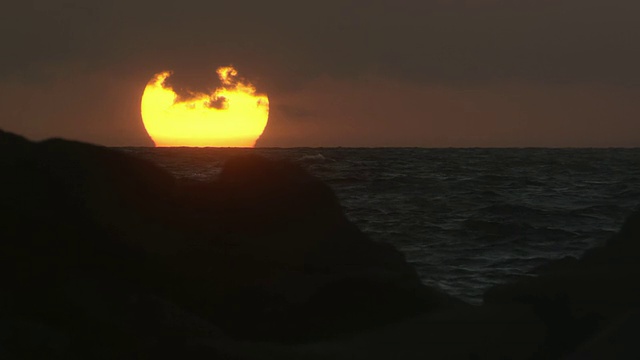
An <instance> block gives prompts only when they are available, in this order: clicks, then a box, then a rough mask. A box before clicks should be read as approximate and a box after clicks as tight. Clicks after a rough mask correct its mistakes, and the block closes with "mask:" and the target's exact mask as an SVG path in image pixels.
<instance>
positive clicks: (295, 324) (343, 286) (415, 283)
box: [0, 133, 462, 358]
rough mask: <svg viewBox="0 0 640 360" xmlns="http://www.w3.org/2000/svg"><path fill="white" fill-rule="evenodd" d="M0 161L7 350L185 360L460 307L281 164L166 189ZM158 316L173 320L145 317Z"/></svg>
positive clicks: (0, 150)
mask: <svg viewBox="0 0 640 360" xmlns="http://www.w3.org/2000/svg"><path fill="white" fill-rule="evenodd" d="M0 154H2V155H1V158H0V159H1V164H0V167H1V168H2V169H3V175H2V180H1V181H2V183H1V186H2V191H1V195H0V200H1V204H2V210H1V214H0V215H1V217H0V239H1V240H0V251H1V253H2V254H3V261H2V271H1V274H0V280H2V282H3V284H4V286H5V291H6V293H7V294H10V296H7V297H3V299H2V304H1V305H2V309H1V311H2V315H3V316H4V317H5V318H6V319H9V320H7V321H6V322H5V329H2V331H0V334H4V335H2V336H4V340H3V338H2V337H0V341H2V342H3V343H5V342H6V343H10V344H13V345H11V346H9V347H7V348H8V349H9V350H7V351H13V350H15V351H18V352H20V351H31V350H29V349H41V350H42V349H44V350H42V351H44V352H45V353H48V354H49V355H51V354H54V353H55V351H54V350H55V349H54V348H56V347H57V348H59V350H60V353H61V354H63V355H61V356H62V357H63V358H64V357H69V356H70V354H71V353H73V354H72V355H74V356H77V357H82V358H92V357H93V356H92V354H93V355H95V354H97V353H100V354H101V356H103V357H105V356H106V357H118V356H120V355H122V354H123V353H129V352H130V351H132V350H134V351H137V352H138V353H140V354H147V355H148V354H152V353H154V352H157V351H160V352H163V353H166V352H167V351H169V350H170V349H167V347H168V346H173V347H176V348H179V349H180V351H183V352H184V351H196V352H197V351H200V350H198V349H196V350H194V349H192V348H190V347H189V346H187V345H186V344H187V343H188V342H189V341H191V342H193V338H194V337H203V336H205V337H206V336H209V335H206V334H208V331H210V330H207V329H209V328H211V329H219V334H222V335H219V336H231V337H234V338H238V339H258V340H277V341H285V342H286V341H289V342H290V341H301V340H310V339H318V338H326V337H331V336H337V335H339V334H342V333H348V332H352V331H356V330H361V329H365V328H368V327H371V326H375V325H381V324H385V323H389V322H393V321H398V320H399V319H402V318H405V317H407V316H411V315H415V314H417V313H420V312H425V311H426V312H428V311H432V310H434V309H439V308H442V307H447V306H451V305H454V304H455V305H460V306H462V305H461V304H462V303H461V302H458V301H455V300H453V299H452V298H450V297H448V296H446V295H444V294H442V293H440V292H439V291H437V290H436V289H432V288H428V287H425V286H423V285H422V284H421V283H420V281H419V279H418V277H417V275H416V272H415V271H414V269H413V268H412V267H411V266H409V265H408V264H407V263H406V262H405V260H404V257H403V256H402V254H400V253H399V252H398V251H397V250H395V249H394V248H393V247H392V246H390V245H386V244H380V243H376V242H373V241H371V240H370V239H369V238H367V237H366V236H365V235H364V234H363V233H362V232H361V231H360V230H359V229H358V228H357V227H356V226H354V225H353V224H352V223H351V222H350V221H348V220H347V219H346V218H345V216H344V214H343V212H342V210H341V208H340V204H339V203H338V201H337V199H336V197H335V195H334V194H333V192H332V191H331V189H330V188H329V187H327V186H326V185H325V184H323V183H322V182H320V181H319V180H317V179H315V178H314V177H312V176H311V175H309V174H308V173H306V172H305V171H304V170H302V169H301V168H299V167H298V166H296V165H293V164H291V163H288V162H281V161H274V160H268V159H265V158H261V157H257V156H245V157H238V158H234V159H231V160H229V162H228V163H227V164H226V165H225V167H224V170H223V172H222V174H221V175H220V177H219V179H217V180H212V181H210V182H206V183H205V182H203V183H189V184H180V183H177V182H176V181H175V179H174V178H173V177H172V176H171V175H170V174H168V173H166V172H165V171H163V170H162V169H160V168H158V167H157V166H155V165H154V164H152V163H149V162H147V161H144V160H141V159H137V158H133V157H130V156H128V155H125V154H124V153H121V152H119V151H116V150H111V149H107V148H103V147H98V146H93V145H88V144H83V143H78V142H70V141H64V140H57V139H54V140H48V141H44V142H40V143H32V142H29V141H27V140H25V139H23V138H20V137H18V136H15V135H12V134H8V133H0ZM140 299H145V300H140ZM141 304H144V305H141ZM166 304H169V305H166ZM167 306H169V307H171V308H176V309H179V311H177V312H176V311H173V312H172V313H173V314H176V313H179V314H182V315H180V316H175V315H170V316H169V315H166V314H167V312H166V311H165V310H162V311H156V312H155V313H154V312H153V311H151V310H149V309H154V308H159V309H166V308H167ZM164 317H173V318H180V319H186V318H188V319H198V321H191V320H189V321H187V323H189V324H194V323H198V324H200V325H189V326H183V325H180V326H178V325H176V324H175V323H173V322H172V321H169V320H167V319H166V318H164ZM7 324H10V325H7ZM202 324H206V326H204V325H202ZM203 326H204V328H205V330H203ZM16 329H26V330H24V331H23V332H20V331H18V330H16ZM38 329H39V330H38ZM216 331H217V330H216ZM36 333H37V334H40V335H34V334H36ZM25 334H26V335H25ZM167 338H172V339H182V340H172V341H169V342H167V341H163V340H162V339H167ZM38 339H39V340H38ZM105 339H108V341H106V342H105ZM34 341H35V342H36V343H37V344H35V343H33V342H34ZM51 344H54V345H51ZM52 346H53V348H52ZM12 347H13V348H17V350H16V349H13V350H11V348H12ZM20 349H21V350H20ZM65 349H66V350H65ZM69 349H72V351H71V350H69ZM45 350H47V351H45ZM63 350H64V351H63ZM174 350H175V349H174ZM36 351H37V350H36ZM69 351H71V353H70V352H69ZM172 351H173V350H172ZM207 351H210V349H209V350H207ZM207 351H205V353H206V352H207ZM36 355H37V354H36ZM218 355H219V354H218ZM51 357H55V356H53V355H51Z"/></svg>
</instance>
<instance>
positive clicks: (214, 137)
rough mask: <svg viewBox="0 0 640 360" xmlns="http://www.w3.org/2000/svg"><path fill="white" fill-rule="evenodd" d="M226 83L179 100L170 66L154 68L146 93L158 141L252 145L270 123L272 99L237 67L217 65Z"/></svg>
mask: <svg viewBox="0 0 640 360" xmlns="http://www.w3.org/2000/svg"><path fill="white" fill-rule="evenodd" d="M217 73H218V77H219V78H220V80H221V81H222V87H220V88H218V89H216V90H214V91H213V92H212V93H211V94H204V93H192V94H191V95H192V96H191V98H189V99H186V100H181V99H179V98H178V95H177V94H176V93H175V92H174V91H173V89H172V88H171V87H169V86H167V85H166V84H165V80H166V79H167V78H169V76H171V72H170V71H164V72H161V73H158V74H156V75H155V76H154V77H153V79H151V81H149V83H148V84H147V87H146V88H145V89H144V94H143V95H142V102H141V105H140V110H141V114H142V121H143V122H144V127H145V128H146V129H147V132H148V133H149V136H151V138H152V139H153V141H154V142H155V143H156V146H215V147H253V146H254V144H255V142H256V140H257V139H258V137H259V136H260V135H261V134H262V132H263V131H264V128H265V126H267V120H268V118H269V99H268V98H267V96H266V95H262V94H257V93H256V89H255V88H254V87H253V85H251V84H249V83H244V82H242V81H238V80H236V77H237V75H238V72H237V71H236V70H235V69H234V68H233V67H230V66H228V67H220V68H218V70H217Z"/></svg>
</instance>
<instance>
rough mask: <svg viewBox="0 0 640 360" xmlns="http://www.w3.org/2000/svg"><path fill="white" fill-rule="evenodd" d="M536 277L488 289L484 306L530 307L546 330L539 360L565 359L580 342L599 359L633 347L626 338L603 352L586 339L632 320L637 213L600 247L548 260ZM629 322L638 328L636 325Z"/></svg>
mask: <svg viewBox="0 0 640 360" xmlns="http://www.w3.org/2000/svg"><path fill="white" fill-rule="evenodd" d="M538 274H539V276H537V277H534V278H526V279H522V280H520V281H518V282H515V283H512V284H506V285H501V286H497V287H495V288H493V289H491V290H489V291H488V292H487V293H486V294H485V304H486V306H500V307H504V306H509V305H511V304H520V305H524V306H527V307H529V308H531V309H532V311H533V312H534V314H535V315H536V316H537V317H538V318H539V319H540V320H541V321H542V322H543V323H544V326H545V328H546V331H545V332H544V343H543V344H544V346H543V348H541V349H540V351H539V354H538V355H539V356H538V357H539V358H557V357H560V356H564V355H568V354H570V353H572V352H574V351H575V350H576V349H577V348H580V346H582V345H580V344H582V343H584V342H591V341H597V342H599V344H600V345H599V346H600V349H599V351H600V354H601V355H603V354H605V353H606V351H609V355H610V356H614V354H618V355H617V356H618V357H617V358H619V356H622V355H623V354H625V353H626V351H632V350H633V348H635V344H633V343H632V342H629V340H627V343H618V344H617V345H615V347H614V345H613V344H614V343H613V340H612V339H609V340H610V341H612V342H611V343H610V344H609V345H610V347H609V348H608V349H606V350H605V349H603V348H602V347H603V341H602V339H600V340H589V339H598V338H599V337H601V336H603V335H602V333H616V331H618V330H619V329H620V326H622V325H621V324H625V326H627V327H629V323H630V321H631V320H629V319H637V316H636V315H635V313H636V312H637V311H638V309H639V308H640V283H638V281H637V279H638V277H639V276H640V211H636V212H635V213H634V214H632V215H631V216H630V217H629V218H628V219H627V221H626V222H625V224H624V226H623V227H622V229H621V230H620V232H619V233H618V234H616V235H615V236H614V237H613V238H612V239H610V240H609V241H608V243H607V244H606V246H603V247H597V248H593V249H590V250H589V251H587V252H586V253H585V254H584V255H583V257H582V258H580V259H575V258H565V259H562V260H559V261H555V262H552V263H550V264H548V265H546V266H544V267H543V268H541V269H539V271H538ZM630 314H631V315H630ZM634 324H635V326H638V325H640V323H638V322H637V321H636V322H635V323H634ZM627 335H628V334H627ZM618 338H619V339H620V338H623V335H619V336H618ZM635 353H636V354H637V353H638V352H635ZM583 355H584V354H583ZM614 357H615V356H614Z"/></svg>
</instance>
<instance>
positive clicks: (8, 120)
mask: <svg viewBox="0 0 640 360" xmlns="http://www.w3.org/2000/svg"><path fill="white" fill-rule="evenodd" d="M639 14H640V1H637V0H535V1H534V0H411V1H409V0H368V1H364V0H363V1H355V0H340V1H334V0H324V1H300V0H297V1H256V0H245V1H243V0H234V1H224V2H223V1H215V0H208V1H200V0H198V1H193V0H181V1H166V0H155V1H135V0H110V1H106V0H83V1H60V0H40V1H24V2H18V1H14V2H11V4H10V5H3V8H2V12H1V15H0V44H2V45H1V46H2V56H1V57H0V91H1V93H0V94H1V95H2V96H1V97H0V99H1V100H0V108H1V109H2V113H1V115H0V128H3V129H5V130H8V131H13V132H17V133H20V134H23V135H25V136H27V137H30V138H33V139H42V138H48V137H53V136H57V137H65V138H71V139H79V140H83V141H90V142H95V143H100V144H105V145H115V146H120V145H151V141H150V139H149V137H148V135H147V134H146V132H145V130H144V127H143V125H142V120H141V118H140V114H139V103H140V97H141V95H142V91H143V89H144V87H145V85H146V83H147V81H148V80H149V79H150V78H151V76H152V75H153V74H154V73H157V72H159V71H162V70H167V69H172V70H174V71H175V75H174V77H173V78H172V79H173V81H174V85H175V86H176V87H178V88H183V87H184V88H187V87H189V88H192V89H196V90H198V89H206V88H207V87H210V86H211V79H212V78H215V77H214V76H215V73H214V71H215V69H216V68H217V67H218V66H222V65H228V64H232V65H234V66H235V67H236V68H237V69H238V70H239V72H240V73H241V75H242V76H243V77H245V78H247V79H249V80H250V81H251V82H252V83H253V84H254V85H255V86H256V87H257V88H258V90H259V91H261V92H266V93H267V94H268V96H269V98H270V102H271V115H270V119H269V124H268V125H267V129H266V131H265V133H264V134H263V136H262V138H261V139H260V140H259V145H262V146H427V147H431V146H640V117H639V115H640V101H638V100H640V98H639V96H640V21H639V20H638V19H639V16H640V15H639Z"/></svg>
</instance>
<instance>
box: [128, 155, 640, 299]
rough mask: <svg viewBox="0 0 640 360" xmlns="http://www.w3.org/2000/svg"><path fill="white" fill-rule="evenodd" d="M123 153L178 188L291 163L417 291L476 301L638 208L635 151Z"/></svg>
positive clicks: (609, 230) (603, 235) (603, 233)
mask: <svg viewBox="0 0 640 360" xmlns="http://www.w3.org/2000/svg"><path fill="white" fill-rule="evenodd" d="M121 150H123V151H125V152H128V153H132V154H135V155H137V156H140V157H143V158H146V159H150V160H153V161H154V162H156V163H158V164H159V165H160V166H162V167H164V168H166V169H167V170H168V171H170V172H171V173H173V174H174V175H175V176H176V177H178V178H180V179H198V180H207V179H213V178H215V177H216V175H217V174H218V173H219V171H220V169H221V167H222V165H223V163H224V161H225V159H227V158H228V157H229V156H232V155H234V154H242V153H250V152H254V153H258V154H262V155H265V156H268V157H273V158H286V159H290V160H293V161H295V162H298V163H300V164H301V165H302V166H304V167H305V168H307V169H308V170H309V171H310V172H311V173H313V174H315V175H316V176H317V177H319V178H320V179H322V180H323V181H325V182H326V183H328V184H329V185H330V186H331V187H332V188H333V189H334V190H335V192H336V193H337V195H338V197H339V198H340V201H341V203H342V205H343V207H344V209H345V212H346V214H347V216H348V217H349V218H350V219H351V220H353V221H354V222H355V223H356V224H357V225H358V226H359V227H360V228H361V229H363V230H364V231H365V232H366V233H368V234H369V235H370V236H371V237H372V238H373V239H374V240H378V241H385V242H389V243H392V244H394V245H395V246H396V247H397V248H399V249H400V250H401V251H403V252H404V253H405V254H406V256H407V259H408V260H409V261H410V262H411V263H412V264H413V265H414V266H415V267H416V269H417V270H418V272H419V273H420V276H421V277H422V279H423V281H424V283H426V284H431V285H437V286H439V287H441V288H442V289H444V290H445V291H447V292H448V293H450V294H453V295H456V296H458V297H461V298H463V299H465V300H468V301H471V302H474V303H477V302H479V301H480V300H481V296H482V293H483V292H484V290H486V289H487V288H488V287H490V286H492V285H494V284H498V283H503V282H506V281H509V280H510V279H512V278H514V277H516V276H521V275H528V274H529V272H530V271H531V269H533V268H534V267H536V266H538V265H541V264H543V263H545V262H546V261H548V260H550V259H556V258H561V257H564V256H566V255H574V256H579V255H580V254H581V253H582V252H584V250H586V249H587V248H589V247H592V246H596V245H598V244H601V243H603V242H604V241H606V240H607V239H608V238H609V237H610V236H611V235H612V234H613V233H614V232H615V231H616V230H617V229H619V227H620V226H621V225H622V222H623V221H624V219H625V217H626V216H627V215H629V214H630V212H631V211H632V210H633V209H634V208H635V207H636V206H637V205H638V204H640V149H415V148H401V149H393V148H378V149H376V148H367V149H351V148H322V149H320V148H308V149H307V148H297V149H218V148H122V149H121ZM256 181H259V179H256Z"/></svg>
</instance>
